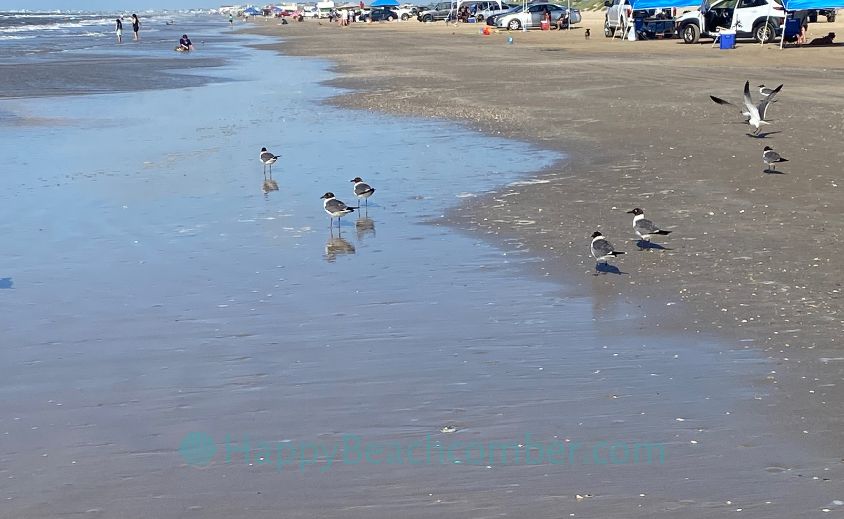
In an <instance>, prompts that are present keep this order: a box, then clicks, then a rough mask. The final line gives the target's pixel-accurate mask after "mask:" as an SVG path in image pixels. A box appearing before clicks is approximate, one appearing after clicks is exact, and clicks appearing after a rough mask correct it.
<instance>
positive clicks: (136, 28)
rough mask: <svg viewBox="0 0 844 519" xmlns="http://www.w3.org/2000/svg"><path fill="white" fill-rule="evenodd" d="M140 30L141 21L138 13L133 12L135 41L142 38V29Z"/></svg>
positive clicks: (133, 35) (133, 36)
mask: <svg viewBox="0 0 844 519" xmlns="http://www.w3.org/2000/svg"><path fill="white" fill-rule="evenodd" d="M140 30H141V21H140V20H138V15H137V14H133V15H132V38H133V39H134V40H135V41H138V40H139V39H140V38H141V37H140V36H138V31H140Z"/></svg>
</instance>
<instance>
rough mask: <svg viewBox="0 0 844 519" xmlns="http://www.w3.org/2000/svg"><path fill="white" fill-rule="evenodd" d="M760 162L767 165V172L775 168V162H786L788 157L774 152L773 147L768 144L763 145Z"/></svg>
mask: <svg viewBox="0 0 844 519" xmlns="http://www.w3.org/2000/svg"><path fill="white" fill-rule="evenodd" d="M762 162H764V163H765V164H767V165H768V169H766V170H765V172H766V173H767V172H769V171H776V170H777V167H776V163H777V162H788V159H786V158H783V157H782V155H780V154H779V153H777V152H775V151H774V149H773V148H771V147H770V146H765V148H764V149H763V150H762Z"/></svg>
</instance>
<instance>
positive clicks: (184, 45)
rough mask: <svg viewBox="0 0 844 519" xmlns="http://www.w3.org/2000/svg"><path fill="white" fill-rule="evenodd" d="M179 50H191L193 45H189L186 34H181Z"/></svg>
mask: <svg viewBox="0 0 844 519" xmlns="http://www.w3.org/2000/svg"><path fill="white" fill-rule="evenodd" d="M179 50H183V51H188V50H193V43H191V41H190V38H188V35H187V34H183V35H182V37H181V38H179Z"/></svg>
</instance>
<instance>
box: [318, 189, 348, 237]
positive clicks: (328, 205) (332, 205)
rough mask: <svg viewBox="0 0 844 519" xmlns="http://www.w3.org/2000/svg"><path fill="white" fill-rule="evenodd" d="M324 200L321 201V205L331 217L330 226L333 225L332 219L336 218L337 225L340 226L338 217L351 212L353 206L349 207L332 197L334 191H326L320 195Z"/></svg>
mask: <svg viewBox="0 0 844 519" xmlns="http://www.w3.org/2000/svg"><path fill="white" fill-rule="evenodd" d="M320 198H321V199H322V200H324V202H323V203H322V207H323V208H324V209H325V212H326V213H328V216H330V217H331V226H332V227H333V226H334V219H335V218H337V227H338V228H339V227H340V218H342V217H344V216H346V215H347V214H349V213H351V212H353V211H354V210H355V208H354V207H349V206H347V205H346V204H344V203H343V202H341V201H340V200H337V199H336V198H334V193H332V192H330V191H329V192H328V193H325V194H324V195H322V196H321V197H320Z"/></svg>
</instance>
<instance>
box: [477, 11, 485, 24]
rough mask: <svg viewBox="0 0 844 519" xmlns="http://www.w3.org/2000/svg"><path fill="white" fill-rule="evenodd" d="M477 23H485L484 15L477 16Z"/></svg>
mask: <svg viewBox="0 0 844 519" xmlns="http://www.w3.org/2000/svg"><path fill="white" fill-rule="evenodd" d="M475 21H476V22H477V23H484V15H482V14H481V13H478V14H476V15H475Z"/></svg>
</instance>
